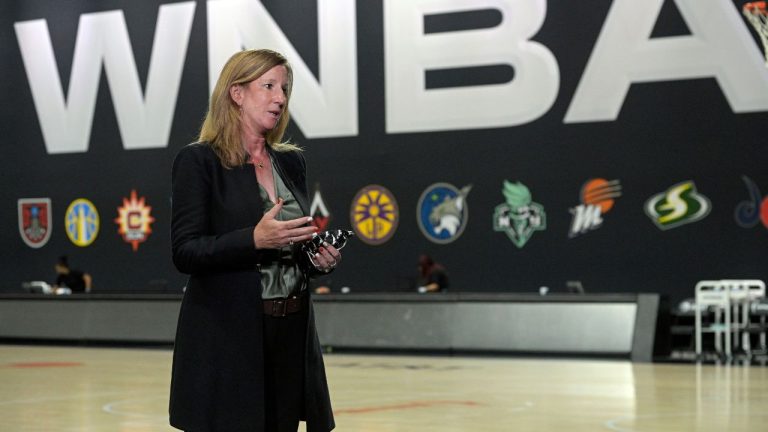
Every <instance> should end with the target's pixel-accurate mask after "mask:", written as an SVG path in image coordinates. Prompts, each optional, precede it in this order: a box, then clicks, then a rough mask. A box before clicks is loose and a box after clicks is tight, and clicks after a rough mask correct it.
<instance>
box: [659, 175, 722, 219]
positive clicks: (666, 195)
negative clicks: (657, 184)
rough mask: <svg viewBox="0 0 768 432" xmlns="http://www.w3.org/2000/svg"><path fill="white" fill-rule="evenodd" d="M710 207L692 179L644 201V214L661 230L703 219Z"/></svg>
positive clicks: (707, 200)
mask: <svg viewBox="0 0 768 432" xmlns="http://www.w3.org/2000/svg"><path fill="white" fill-rule="evenodd" d="M711 209H712V205H711V204H710V202H709V199H708V198H707V197H705V196H704V195H701V194H700V193H698V192H697V191H696V185H695V184H693V181H690V180H689V181H684V182H682V183H678V184H676V185H674V186H672V187H670V188H669V189H667V190H666V191H665V192H662V193H659V194H656V195H654V196H652V197H651V198H650V199H648V201H646V202H645V214H647V215H648V217H649V218H651V220H652V221H653V223H655V224H656V226H657V227H659V229H661V230H668V229H672V228H677V227H679V226H681V225H685V224H689V223H693V222H697V221H700V220H702V219H704V217H706V216H707V215H708V214H709V211H710V210H711Z"/></svg>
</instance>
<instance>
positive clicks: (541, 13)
mask: <svg viewBox="0 0 768 432" xmlns="http://www.w3.org/2000/svg"><path fill="white" fill-rule="evenodd" d="M487 8H495V9H498V10H500V11H501V12H502V15H503V18H502V21H501V24H499V25H498V26H497V27H494V28H490V29H482V30H467V31H455V32H450V33H442V34H441V33H437V34H427V35H425V34H424V16H425V15H428V14H438V13H448V12H459V11H467V10H477V9H487ZM545 16H546V2H545V0H445V1H440V2H436V1H434V0H408V1H402V0H385V1H384V47H385V51H386V66H385V67H386V80H387V82H386V85H387V88H386V97H387V132H391V133H394V132H419V131H433V130H451V129H477V128H491V127H505V126H515V125H519V124H523V123H526V122H530V121H533V120H535V119H537V118H538V117H541V116H542V115H544V113H546V112H547V111H548V110H549V108H550V107H551V106H552V104H553V103H554V102H555V98H556V97H557V93H558V90H559V87H560V72H559V68H558V65H557V60H556V59H555V57H554V55H552V53H551V52H550V51H549V50H548V49H547V48H546V47H544V46H543V45H541V44H539V43H537V42H532V41H530V40H529V39H530V38H531V37H533V35H535V34H536V32H538V30H539V28H541V25H542V24H543V22H544V17H545ZM494 64H508V65H511V66H512V67H513V68H514V70H515V76H514V79H513V80H512V81H510V82H508V83H503V84H494V85H484V86H468V87H459V88H450V89H431V90H426V87H425V78H424V76H425V71H426V70H428V69H446V68H457V67H466V66H484V65H494Z"/></svg>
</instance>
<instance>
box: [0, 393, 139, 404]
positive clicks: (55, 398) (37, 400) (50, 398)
mask: <svg viewBox="0 0 768 432" xmlns="http://www.w3.org/2000/svg"><path fill="white" fill-rule="evenodd" d="M120 395H125V392H109V393H83V394H79V395H69V396H45V397H40V398H34V399H16V400H8V401H0V405H15V404H28V403H41V402H50V401H62V400H71V399H89V398H94V397H103V396H120Z"/></svg>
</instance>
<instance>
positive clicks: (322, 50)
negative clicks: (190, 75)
mask: <svg viewBox="0 0 768 432" xmlns="http://www.w3.org/2000/svg"><path fill="white" fill-rule="evenodd" d="M317 15H318V17H317V18H318V33H319V34H318V35H317V41H318V50H319V55H318V57H319V62H320V65H319V66H320V67H319V73H320V79H319V80H317V79H315V77H314V75H312V71H310V69H309V67H307V65H306V63H305V62H304V61H302V59H301V56H300V55H299V53H298V52H297V51H296V49H295V48H294V47H293V45H292V44H291V42H290V41H289V40H288V38H287V37H286V36H285V34H284V33H283V32H282V30H280V27H279V26H278V25H277V23H275V21H274V19H272V17H271V16H270V15H269V12H268V11H267V10H266V9H265V8H264V5H263V4H261V2H260V1H257V0H209V1H208V79H209V80H210V88H211V89H213V86H214V85H215V84H216V80H217V79H218V76H219V72H220V71H221V69H222V67H224V63H225V62H226V61H227V59H228V58H229V57H230V56H231V55H232V54H233V53H235V52H237V51H239V50H241V49H242V48H243V47H246V48H272V49H274V50H276V51H279V52H281V53H283V54H284V55H285V56H286V57H287V58H288V61H289V62H290V63H291V66H292V67H293V81H294V82H293V87H294V89H296V91H295V92H293V94H292V95H291V106H290V110H291V117H292V118H294V119H295V120H296V124H297V125H298V126H299V127H300V128H301V130H302V132H303V133H304V135H305V136H306V137H307V138H322V137H332V136H349V135H357V38H356V33H357V32H356V29H355V19H356V18H355V0H318V2H317ZM309 37H312V38H314V36H309ZM318 81H319V82H318ZM321 83H322V84H321Z"/></svg>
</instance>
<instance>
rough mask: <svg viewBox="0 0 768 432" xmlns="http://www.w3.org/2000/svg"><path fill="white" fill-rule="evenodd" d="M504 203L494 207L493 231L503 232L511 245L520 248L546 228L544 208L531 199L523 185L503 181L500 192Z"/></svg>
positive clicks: (529, 193) (528, 191)
mask: <svg viewBox="0 0 768 432" xmlns="http://www.w3.org/2000/svg"><path fill="white" fill-rule="evenodd" d="M501 193H502V194H503V195H504V199H505V200H506V202H505V203H503V204H499V205H497V206H496V209H495V210H494V212H493V229H494V230H495V231H503V232H505V233H507V236H508V237H509V239H510V240H512V243H514V244H515V246H517V247H518V248H522V247H523V246H525V244H526V243H527V242H528V240H529V239H530V238H531V236H532V235H533V233H535V232H536V231H543V230H545V229H546V228H547V214H546V213H544V207H543V206H542V205H541V204H539V203H536V202H533V200H532V198H531V191H530V190H528V187H527V186H525V185H524V184H522V183H520V182H517V183H512V182H509V181H507V180H504V187H503V189H502V190H501Z"/></svg>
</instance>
